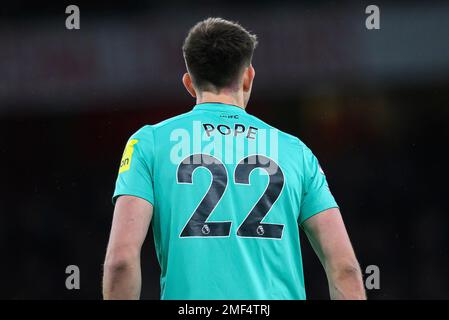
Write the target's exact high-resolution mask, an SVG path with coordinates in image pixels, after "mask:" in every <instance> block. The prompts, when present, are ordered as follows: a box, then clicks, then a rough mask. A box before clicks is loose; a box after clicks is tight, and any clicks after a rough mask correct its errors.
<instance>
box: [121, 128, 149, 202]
mask: <svg viewBox="0 0 449 320" xmlns="http://www.w3.org/2000/svg"><path fill="white" fill-rule="evenodd" d="M153 156H154V139H153V132H152V128H151V126H145V127H143V128H142V129H140V130H139V131H137V132H136V133H135V134H134V135H132V136H131V138H130V139H129V140H128V142H127V144H126V146H125V150H124V152H123V156H122V160H121V161H120V168H119V173H118V177H117V181H116V184H115V191H114V195H113V197H112V202H113V203H114V204H115V202H116V200H117V198H118V197H120V196H122V195H130V196H135V197H139V198H142V199H145V200H147V201H148V202H150V203H151V204H152V205H154V186H153V185H154V184H153V173H152V167H153V166H152V163H153Z"/></svg>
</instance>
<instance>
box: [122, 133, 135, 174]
mask: <svg viewBox="0 0 449 320" xmlns="http://www.w3.org/2000/svg"><path fill="white" fill-rule="evenodd" d="M137 142H139V140H137V139H131V140H129V141H128V143H127V144H126V147H125V151H124V152H123V156H122V161H120V169H119V171H118V173H119V174H120V173H122V172H125V171H128V170H129V168H130V167H131V160H132V158H133V152H134V145H135V144H136V143H137Z"/></svg>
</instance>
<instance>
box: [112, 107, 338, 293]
mask: <svg viewBox="0 0 449 320" xmlns="http://www.w3.org/2000/svg"><path fill="white" fill-rule="evenodd" d="M120 195H133V196H136V197H140V198H143V199H145V200H147V201H148V202H150V203H151V204H152V205H153V206H154V215H153V224H152V225H153V231H154V241H155V246H156V250H157V257H158V260H159V263H160V266H161V277H160V285H161V299H226V300H227V299H305V298H306V294H305V287H304V276H303V266H302V259H301V248H300V242H299V228H298V224H299V225H300V224H302V223H303V222H304V221H305V220H306V219H308V218H310V217H311V216H313V215H315V214H317V213H319V212H321V211H323V210H326V209H329V208H333V207H337V204H336V202H335V200H334V197H333V196H332V194H331V192H330V191H329V187H328V185H327V182H326V178H325V175H324V173H323V171H322V170H321V168H320V166H319V164H318V160H317V159H316V157H315V156H314V155H313V154H312V152H311V151H310V149H309V148H307V147H306V146H305V145H304V144H303V143H302V142H301V141H300V140H299V139H298V138H296V137H293V136H291V135H289V134H286V133H284V132H281V131H279V130H278V129H275V128H273V127H272V126H270V125H268V124H266V123H265V122H263V121H261V120H259V119H258V118H256V117H254V116H252V115H250V114H248V113H246V111H245V110H243V109H241V108H239V107H237V106H233V105H227V104H221V103H203V104H198V105H196V106H195V107H194V108H193V110H192V111H190V112H188V113H185V114H182V115H179V116H176V117H174V118H171V119H168V120H166V121H163V122H161V123H158V124H156V125H147V126H144V127H143V128H141V129H140V130H139V131H137V132H136V133H135V134H134V135H132V137H131V138H130V140H129V141H128V143H127V146H126V148H125V152H124V154H123V158H122V161H121V164H120V170H119V175H118V178H117V183H116V189H115V192H114V196H113V199H114V201H115V200H116V199H117V197H119V196H120Z"/></svg>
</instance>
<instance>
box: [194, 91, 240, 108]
mask: <svg viewBox="0 0 449 320" xmlns="http://www.w3.org/2000/svg"><path fill="white" fill-rule="evenodd" d="M207 102H220V103H224V104H232V105H235V106H238V107H240V108H242V109H245V103H244V99H243V95H242V94H232V95H231V94H226V93H218V94H215V93H212V92H201V94H198V95H197V97H196V103H197V104H199V103H207Z"/></svg>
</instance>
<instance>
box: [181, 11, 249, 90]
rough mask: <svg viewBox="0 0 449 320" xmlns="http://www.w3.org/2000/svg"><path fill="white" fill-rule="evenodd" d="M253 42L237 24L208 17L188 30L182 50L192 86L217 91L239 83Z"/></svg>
mask: <svg viewBox="0 0 449 320" xmlns="http://www.w3.org/2000/svg"><path fill="white" fill-rule="evenodd" d="M256 45H257V38H256V36H255V35H253V34H251V33H250V32H248V31H247V30H246V29H244V28H243V27H242V26H241V25H240V24H238V23H236V22H231V21H228V20H224V19H221V18H208V19H206V20H203V21H201V22H199V23H197V24H196V25H195V26H194V27H193V28H192V29H190V31H189V34H188V35H187V37H186V39H185V41H184V45H183V48H182V49H183V53H184V58H185V61H186V65H187V69H188V71H189V74H190V75H191V77H192V81H193V84H194V85H195V87H196V88H197V89H198V90H200V91H210V92H215V93H218V92H220V90H221V89H224V88H233V87H236V86H238V84H239V80H240V77H241V75H242V73H243V71H244V69H245V68H246V67H248V66H249V65H250V64H251V59H252V56H253V52H254V49H255V47H256Z"/></svg>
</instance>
